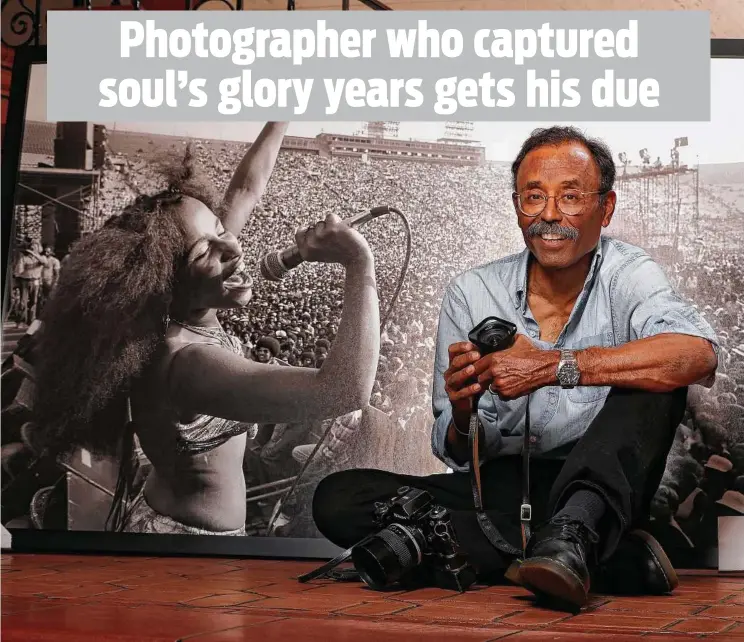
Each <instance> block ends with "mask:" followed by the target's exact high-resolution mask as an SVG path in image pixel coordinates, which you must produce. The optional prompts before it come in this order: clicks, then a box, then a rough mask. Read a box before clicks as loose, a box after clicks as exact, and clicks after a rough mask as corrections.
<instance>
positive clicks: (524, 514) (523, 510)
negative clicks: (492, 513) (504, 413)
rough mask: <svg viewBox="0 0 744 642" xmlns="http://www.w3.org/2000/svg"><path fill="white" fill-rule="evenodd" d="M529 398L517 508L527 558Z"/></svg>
mask: <svg viewBox="0 0 744 642" xmlns="http://www.w3.org/2000/svg"><path fill="white" fill-rule="evenodd" d="M530 521H532V504H530V396H529V395H527V407H526V408H525V411H524V440H523V441H522V505H521V506H520V508H519V526H520V530H521V531H522V554H523V556H524V557H526V556H527V542H529V541H530Z"/></svg>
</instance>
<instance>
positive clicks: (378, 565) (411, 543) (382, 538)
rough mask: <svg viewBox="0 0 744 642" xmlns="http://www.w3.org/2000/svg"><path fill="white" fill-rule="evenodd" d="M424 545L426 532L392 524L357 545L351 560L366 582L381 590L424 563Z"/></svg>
mask: <svg viewBox="0 0 744 642" xmlns="http://www.w3.org/2000/svg"><path fill="white" fill-rule="evenodd" d="M417 536H418V537H417ZM422 544H423V535H422V534H421V533H420V531H419V530H418V529H417V528H415V527H413V528H411V527H406V526H402V525H401V524H390V526H388V527H387V528H383V529H382V530H381V531H380V532H379V533H377V534H376V535H375V536H374V537H372V538H371V539H370V540H369V541H367V542H365V543H364V544H360V545H359V546H356V547H354V549H353V550H352V553H351V559H352V561H353V562H354V567H355V568H356V570H357V572H358V573H359V575H360V576H361V578H362V580H364V582H365V584H367V585H368V586H369V587H370V588H372V589H375V590H378V591H379V590H382V589H384V588H385V587H386V586H389V585H390V584H394V583H395V582H397V581H398V580H399V579H400V578H401V577H402V575H403V574H404V573H405V572H406V571H408V570H410V569H412V568H414V567H416V566H418V565H419V564H421V560H422V550H421V546H422Z"/></svg>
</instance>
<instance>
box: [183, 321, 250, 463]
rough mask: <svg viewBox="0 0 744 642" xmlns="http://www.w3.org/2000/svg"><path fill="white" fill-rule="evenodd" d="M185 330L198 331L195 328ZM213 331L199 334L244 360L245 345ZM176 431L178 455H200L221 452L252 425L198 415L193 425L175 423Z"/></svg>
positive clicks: (224, 334)
mask: <svg viewBox="0 0 744 642" xmlns="http://www.w3.org/2000/svg"><path fill="white" fill-rule="evenodd" d="M180 325H184V324H180ZM184 327H186V328H188V329H189V330H194V331H196V330H195V329H194V328H193V327H192V326H184ZM199 330H201V329H199ZM208 330H211V329H208ZM214 330H215V331H214V332H211V333H206V332H203V331H200V332H198V334H202V335H204V336H209V337H213V338H215V339H217V340H218V341H219V342H220V345H221V346H222V347H223V348H225V349H227V350H230V351H231V352H234V353H235V354H239V355H241V356H243V344H242V343H241V342H240V341H239V340H238V339H237V338H236V337H233V336H230V335H229V334H227V333H226V332H225V331H224V330H222V328H219V331H217V330H218V329H216V328H215V329H214ZM184 347H185V346H184ZM174 427H175V428H176V450H177V452H179V453H187V454H189V455H201V454H203V453H206V452H209V451H210V450H214V449H215V448H218V447H219V446H221V445H222V444H224V443H226V442H228V441H229V440H230V439H232V438H233V437H237V436H238V435H241V434H243V433H245V432H247V431H248V428H249V427H250V424H245V423H241V422H239V421H234V420H231V419H223V418H222V417H211V416H209V415H199V416H198V417H197V418H196V419H194V421H192V422H190V423H181V422H175V423H174Z"/></svg>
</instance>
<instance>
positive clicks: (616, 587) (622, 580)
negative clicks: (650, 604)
mask: <svg viewBox="0 0 744 642" xmlns="http://www.w3.org/2000/svg"><path fill="white" fill-rule="evenodd" d="M678 585H679V578H678V577H677V573H676V571H675V570H674V567H673V566H672V563H671V561H670V560H669V558H668V557H667V555H666V553H665V552H664V549H663V548H662V547H661V544H659V542H657V541H656V539H655V538H654V537H653V536H652V535H651V534H650V533H647V532H646V531H644V530H640V529H638V530H634V531H630V532H629V533H626V534H625V535H624V536H623V538H622V539H621V540H620V543H619V544H618V547H617V550H616V551H615V552H614V553H613V555H612V557H611V558H610V559H609V560H607V562H606V563H604V564H602V565H601V566H599V567H598V568H597V570H596V572H595V573H593V574H592V588H593V590H594V591H595V592H597V593H609V594H611V595H665V594H667V593H671V592H672V591H673V590H674V589H675V588H677V586H678Z"/></svg>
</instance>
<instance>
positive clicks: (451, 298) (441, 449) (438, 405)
mask: <svg viewBox="0 0 744 642" xmlns="http://www.w3.org/2000/svg"><path fill="white" fill-rule="evenodd" d="M474 326H475V324H474V323H473V319H472V317H471V315H470V311H469V310H468V308H467V305H466V303H465V302H464V297H463V296H462V291H461V290H460V288H458V286H457V285H456V284H455V283H450V284H449V286H448V287H447V290H446V291H445V293H444V299H443V301H442V307H441V310H440V313H439V327H438V329H437V345H436V357H435V360H434V376H433V384H432V387H433V390H432V407H433V411H434V425H433V427H432V431H431V447H432V452H433V453H434V455H435V456H436V457H437V458H438V459H440V460H441V461H443V462H444V463H445V464H446V465H447V466H448V467H450V468H452V470H455V471H459V472H464V471H467V470H468V469H469V467H470V466H469V464H467V463H466V464H464V465H459V464H458V463H456V462H455V461H454V460H453V459H452V458H451V457H450V454H449V452H448V449H447V432H448V430H449V425H450V422H451V421H452V406H451V404H450V401H449V397H448V396H447V392H446V391H445V389H444V372H445V370H447V368H448V367H449V347H450V346H451V345H452V344H453V343H459V342H460V341H467V340H468V333H469V332H470V330H471V329H472V328H473V327H474ZM478 415H479V417H480V420H481V422H482V423H483V428H484V431H485V435H486V448H487V450H489V451H491V450H493V449H497V448H498V444H499V443H500V441H501V434H500V433H499V430H498V426H497V425H496V423H497V419H496V416H495V415H494V414H492V413H490V412H488V411H486V410H483V409H479V411H478Z"/></svg>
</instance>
